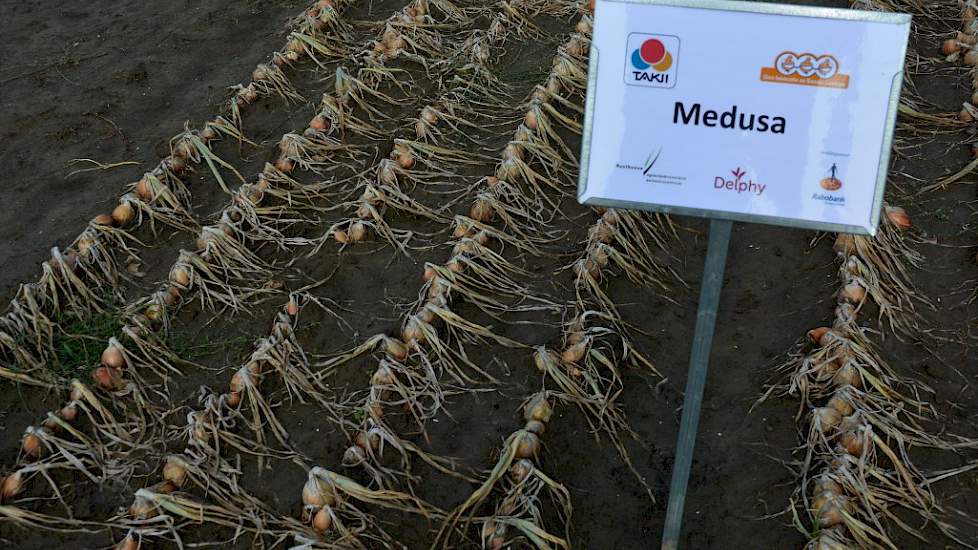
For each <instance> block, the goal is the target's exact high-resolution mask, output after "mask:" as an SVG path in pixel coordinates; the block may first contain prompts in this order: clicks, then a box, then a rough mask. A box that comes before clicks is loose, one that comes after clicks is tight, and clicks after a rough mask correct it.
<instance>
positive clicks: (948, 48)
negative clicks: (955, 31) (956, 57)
mask: <svg viewBox="0 0 978 550" xmlns="http://www.w3.org/2000/svg"><path fill="white" fill-rule="evenodd" d="M959 51H961V44H959V43H958V41H957V40H954V39H948V40H945V41H944V42H942V43H941V53H943V54H944V55H951V54H952V53H957V52H959Z"/></svg>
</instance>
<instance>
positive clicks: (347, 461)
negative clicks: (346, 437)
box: [343, 445, 367, 467]
mask: <svg viewBox="0 0 978 550" xmlns="http://www.w3.org/2000/svg"><path fill="white" fill-rule="evenodd" d="M366 460H367V453H366V452H364V450H363V449H362V448H361V447H360V446H359V445H352V446H350V447H347V448H346V451H343V465H344V466H347V467H352V466H359V465H360V464H363V463H364V462H365V461H366Z"/></svg>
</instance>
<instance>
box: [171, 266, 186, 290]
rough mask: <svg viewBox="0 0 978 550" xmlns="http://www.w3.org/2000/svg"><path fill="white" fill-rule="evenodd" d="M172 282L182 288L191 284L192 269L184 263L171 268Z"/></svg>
mask: <svg viewBox="0 0 978 550" xmlns="http://www.w3.org/2000/svg"><path fill="white" fill-rule="evenodd" d="M170 282H171V283H173V284H174V285H176V286H178V287H182V288H187V287H188V286H190V270H189V269H188V268H187V267H186V266H184V265H182V264H181V265H176V266H174V268H173V269H171V270H170Z"/></svg>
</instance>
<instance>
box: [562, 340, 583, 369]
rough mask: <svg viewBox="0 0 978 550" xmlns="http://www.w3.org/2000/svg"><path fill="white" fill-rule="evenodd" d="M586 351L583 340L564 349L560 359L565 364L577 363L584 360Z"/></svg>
mask: <svg viewBox="0 0 978 550" xmlns="http://www.w3.org/2000/svg"><path fill="white" fill-rule="evenodd" d="M587 349H588V342H587V340H586V339H585V340H582V341H580V342H578V343H576V344H573V345H571V346H570V347H568V348H567V349H565V350H564V351H563V352H562V353H561V354H560V358H561V360H563V361H564V362H565V363H577V362H578V361H580V360H581V359H584V356H585V355H586V354H587Z"/></svg>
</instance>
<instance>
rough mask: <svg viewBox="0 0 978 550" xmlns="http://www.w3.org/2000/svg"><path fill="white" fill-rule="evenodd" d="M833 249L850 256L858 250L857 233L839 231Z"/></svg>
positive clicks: (841, 254)
mask: <svg viewBox="0 0 978 550" xmlns="http://www.w3.org/2000/svg"><path fill="white" fill-rule="evenodd" d="M832 250H835V253H836V254H838V255H840V256H849V255H850V254H852V253H853V252H855V251H856V237H855V235H850V234H849V233H839V234H838V235H837V236H836V237H835V243H834V244H833V245H832Z"/></svg>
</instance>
